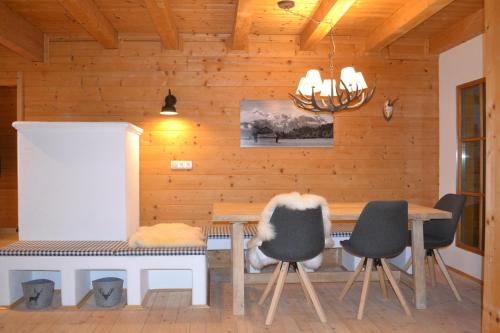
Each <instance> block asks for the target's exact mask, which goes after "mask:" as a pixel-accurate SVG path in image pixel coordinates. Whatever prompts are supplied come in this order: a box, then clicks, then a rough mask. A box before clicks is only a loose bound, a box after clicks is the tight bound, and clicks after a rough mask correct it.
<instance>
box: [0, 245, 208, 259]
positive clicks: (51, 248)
mask: <svg viewBox="0 0 500 333" xmlns="http://www.w3.org/2000/svg"><path fill="white" fill-rule="evenodd" d="M206 251H207V248H206V246H202V247H172V248H135V249H134V248H131V247H129V246H128V243H127V242H125V241H18V242H15V243H12V244H10V245H8V246H6V247H3V248H0V256H48V257H57V256H61V257H69V256H178V255H204V254H206Z"/></svg>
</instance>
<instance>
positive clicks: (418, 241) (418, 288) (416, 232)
mask: <svg viewBox="0 0 500 333" xmlns="http://www.w3.org/2000/svg"><path fill="white" fill-rule="evenodd" d="M411 234H412V242H411V243H412V249H411V250H412V251H411V252H412V256H413V283H414V285H415V288H414V290H415V307H416V308H417V309H425V308H426V307H427V301H426V287H425V251H424V221H423V220H420V219H415V220H413V223H412V229H411Z"/></svg>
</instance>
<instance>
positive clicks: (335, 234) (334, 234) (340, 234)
mask: <svg viewBox="0 0 500 333" xmlns="http://www.w3.org/2000/svg"><path fill="white" fill-rule="evenodd" d="M332 237H351V232H347V231H334V232H332Z"/></svg>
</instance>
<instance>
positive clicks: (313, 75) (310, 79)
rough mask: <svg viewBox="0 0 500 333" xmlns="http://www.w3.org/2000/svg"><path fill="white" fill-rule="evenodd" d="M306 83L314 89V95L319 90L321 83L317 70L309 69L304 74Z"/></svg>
mask: <svg viewBox="0 0 500 333" xmlns="http://www.w3.org/2000/svg"><path fill="white" fill-rule="evenodd" d="M306 79H307V83H308V84H309V85H310V86H311V87H312V88H314V91H315V93H316V92H319V91H320V90H321V86H322V84H323V81H322V80H321V75H320V74H319V71H318V70H317V69H310V70H308V71H307V74H306Z"/></svg>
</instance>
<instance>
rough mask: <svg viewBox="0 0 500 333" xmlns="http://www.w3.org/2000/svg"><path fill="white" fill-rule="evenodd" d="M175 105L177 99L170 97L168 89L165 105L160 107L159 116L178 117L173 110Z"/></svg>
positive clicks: (170, 93)
mask: <svg viewBox="0 0 500 333" xmlns="http://www.w3.org/2000/svg"><path fill="white" fill-rule="evenodd" d="M175 103H177V98H176V97H175V96H174V95H172V92H171V91H170V89H168V95H167V97H165V105H163V106H162V108H161V111H160V114H161V115H163V116H176V115H178V113H177V110H176V109H175Z"/></svg>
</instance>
